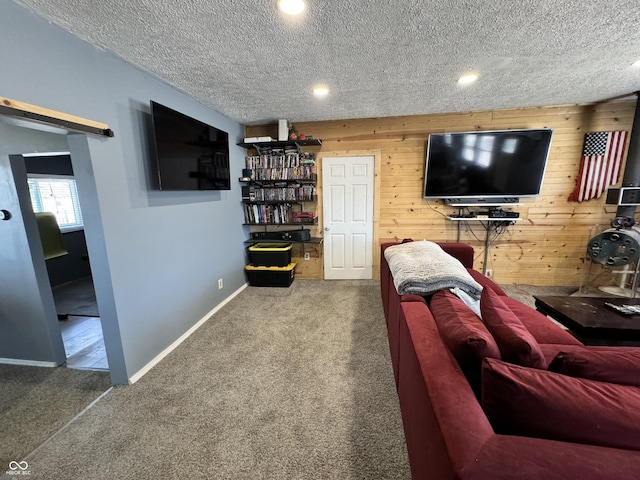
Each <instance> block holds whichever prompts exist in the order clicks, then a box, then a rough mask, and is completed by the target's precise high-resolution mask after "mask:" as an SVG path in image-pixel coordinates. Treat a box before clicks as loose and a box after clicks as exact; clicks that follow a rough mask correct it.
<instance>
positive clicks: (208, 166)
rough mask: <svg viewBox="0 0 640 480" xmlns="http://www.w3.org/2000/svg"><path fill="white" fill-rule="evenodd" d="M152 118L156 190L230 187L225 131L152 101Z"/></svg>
mask: <svg viewBox="0 0 640 480" xmlns="http://www.w3.org/2000/svg"><path fill="white" fill-rule="evenodd" d="M151 118H152V121H153V137H154V143H155V150H156V151H155V153H156V155H155V166H156V174H157V176H156V179H157V182H156V186H157V188H158V189H160V190H230V189H231V175H230V169H229V135H228V134H227V132H225V131H223V130H220V129H219V128H216V127H213V126H211V125H207V124H206V123H203V122H201V121H199V120H196V119H194V118H191V117H189V116H187V115H184V114H182V113H180V112H177V111H175V110H172V109H171V108H169V107H165V106H164V105H160V104H159V103H157V102H154V101H153V100H152V101H151Z"/></svg>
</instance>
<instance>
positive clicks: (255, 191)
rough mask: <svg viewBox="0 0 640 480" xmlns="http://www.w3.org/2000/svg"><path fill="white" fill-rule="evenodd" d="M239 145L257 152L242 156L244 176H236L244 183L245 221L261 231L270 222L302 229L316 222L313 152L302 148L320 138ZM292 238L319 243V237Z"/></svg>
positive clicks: (318, 140) (311, 144)
mask: <svg viewBox="0 0 640 480" xmlns="http://www.w3.org/2000/svg"><path fill="white" fill-rule="evenodd" d="M238 145H239V146H241V147H244V148H247V149H252V150H253V151H255V153H256V154H255V155H247V156H246V157H245V168H244V169H243V175H244V176H243V177H242V178H240V179H239V181H240V182H241V183H243V186H242V203H243V207H244V209H243V210H244V217H245V218H244V220H245V221H244V225H250V226H256V227H263V229H264V231H267V230H268V229H267V227H270V226H298V227H300V228H301V229H304V227H305V226H314V225H317V224H318V217H317V214H316V202H317V198H318V197H317V194H316V183H317V178H318V176H317V173H316V165H315V153H311V152H305V151H303V147H305V146H320V145H322V141H321V140H320V139H310V140H288V141H271V142H249V143H247V142H240V143H238ZM252 153H253V152H252ZM263 241H264V240H263ZM291 241H292V242H293V243H305V242H310V243H320V242H321V239H320V238H312V239H310V240H297V241H296V240H291ZM249 242H252V240H249Z"/></svg>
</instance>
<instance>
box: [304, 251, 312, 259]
mask: <svg viewBox="0 0 640 480" xmlns="http://www.w3.org/2000/svg"><path fill="white" fill-rule="evenodd" d="M310 258H311V255H309V252H304V259H305V260H309V259H310Z"/></svg>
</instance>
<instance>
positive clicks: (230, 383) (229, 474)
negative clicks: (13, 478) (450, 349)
mask: <svg viewBox="0 0 640 480" xmlns="http://www.w3.org/2000/svg"><path fill="white" fill-rule="evenodd" d="M379 288H380V287H379V283H378V282H375V281H335V282H330V281H318V280H296V281H294V283H293V285H292V286H291V287H290V288H257V287H249V288H247V289H245V290H244V291H243V292H241V294H240V295H239V296H238V297H236V298H235V299H233V300H232V301H231V302H229V303H228V304H227V305H226V306H224V307H223V308H222V309H221V310H220V311H219V312H218V313H216V314H215V315H214V316H213V317H212V318H211V319H210V320H209V321H208V322H207V323H206V324H205V325H203V326H202V327H201V328H200V329H199V330H198V331H197V332H195V333H194V334H193V335H192V336H191V337H189V338H188V339H187V340H186V341H185V342H184V343H183V344H182V345H180V346H179V347H178V348H177V349H176V350H175V351H173V352H172V353H171V354H170V355H169V356H168V357H167V358H165V359H164V360H163V361H162V362H161V363H160V364H158V365H157V366H156V367H154V368H153V369H152V370H151V371H150V372H149V373H148V374H147V375H145V376H144V377H143V378H142V379H141V380H139V381H138V382H137V383H136V384H134V385H132V386H127V387H120V388H115V389H113V390H111V391H110V392H109V393H107V394H106V395H105V396H104V397H102V398H101V399H100V400H99V401H98V402H97V403H95V404H94V405H93V406H92V407H91V408H90V409H89V410H87V411H86V412H85V413H84V414H83V415H82V416H80V417H79V418H77V419H75V420H74V421H73V422H72V423H71V424H69V425H67V426H66V427H65V428H63V429H62V430H61V431H60V432H58V433H57V434H56V435H55V436H54V437H53V438H51V439H50V440H49V441H48V442H46V443H45V444H44V445H43V446H41V447H40V448H39V449H37V450H36V451H35V452H33V453H32V454H31V455H29V456H28V457H27V458H26V460H27V461H28V463H29V468H30V471H31V478H43V479H53V478H56V479H58V478H59V479H67V478H69V479H71V478H83V479H113V478H135V479H143V478H144V479H146V478H149V479H151V478H162V479H178V478H180V479H181V478H189V479H245V478H246V479H294V478H295V479H306V478H308V479H320V478H325V479H375V480H378V479H409V478H410V473H409V468H408V460H407V454H406V447H405V443H404V434H403V430H402V423H401V418H400V411H399V407H398V398H397V395H396V392H395V386H394V382H393V373H392V370H391V362H390V359H389V350H388V344H387V336H386V327H385V321H384V317H383V313H382V306H381V300H380V293H379Z"/></svg>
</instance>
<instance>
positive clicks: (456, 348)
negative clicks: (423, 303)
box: [429, 290, 500, 365]
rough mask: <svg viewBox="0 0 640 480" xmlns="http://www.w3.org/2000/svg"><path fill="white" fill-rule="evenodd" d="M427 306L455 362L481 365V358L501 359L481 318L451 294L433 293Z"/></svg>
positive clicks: (445, 292)
mask: <svg viewBox="0 0 640 480" xmlns="http://www.w3.org/2000/svg"><path fill="white" fill-rule="evenodd" d="M429 309H430V310H431V313H432V314H433V317H434V319H435V321H436V323H437V324H438V330H439V332H440V336H441V337H442V340H443V342H444V344H445V345H446V346H447V348H448V349H449V351H451V353H452V354H453V356H454V357H455V358H456V360H458V363H463V364H466V363H470V362H471V363H476V362H477V364H478V365H480V362H481V360H482V359H483V358H484V357H491V358H500V349H499V348H498V345H497V344H496V341H495V340H494V339H493V337H492V336H491V334H490V333H489V331H488V330H487V327H486V326H485V324H484V323H483V322H482V319H480V317H478V315H476V314H475V313H474V312H473V310H471V309H470V308H469V307H468V306H467V305H466V304H465V303H464V302H463V301H462V300H460V299H459V298H458V297H457V296H455V295H454V294H453V293H451V292H449V291H448V290H441V291H440V292H438V293H436V294H435V295H433V297H432V298H431V302H430V304H429Z"/></svg>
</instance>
